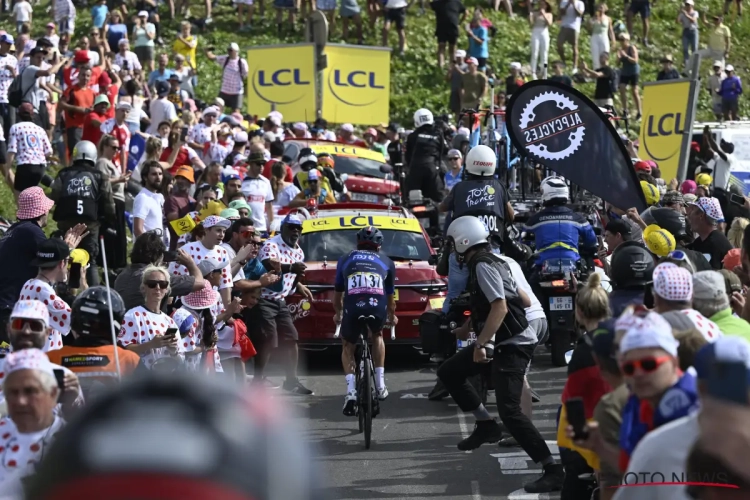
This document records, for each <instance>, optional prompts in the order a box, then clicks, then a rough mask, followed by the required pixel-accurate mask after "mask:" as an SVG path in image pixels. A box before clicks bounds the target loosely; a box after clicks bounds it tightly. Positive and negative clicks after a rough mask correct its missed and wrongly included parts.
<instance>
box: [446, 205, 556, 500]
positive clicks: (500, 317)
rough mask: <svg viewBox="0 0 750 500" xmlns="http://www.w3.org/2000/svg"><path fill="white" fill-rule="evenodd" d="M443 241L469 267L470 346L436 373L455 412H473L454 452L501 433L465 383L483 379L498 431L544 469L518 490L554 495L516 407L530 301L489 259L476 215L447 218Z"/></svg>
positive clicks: (535, 433)
mask: <svg viewBox="0 0 750 500" xmlns="http://www.w3.org/2000/svg"><path fill="white" fill-rule="evenodd" d="M448 238H451V239H452V240H453V241H454V249H455V250H454V251H455V253H456V257H457V258H458V259H459V260H460V261H462V262H466V263H467V264H468V267H469V269H470V278H469V285H468V287H467V289H468V290H470V291H471V299H472V310H471V326H473V329H474V331H475V332H476V333H477V340H476V343H474V344H473V345H469V346H467V347H464V348H463V349H461V350H460V351H458V352H457V353H456V354H455V355H454V356H453V357H451V358H450V359H448V360H447V361H446V362H445V363H443V364H442V365H441V366H440V368H439V369H438V377H439V378H440V380H441V381H442V382H443V384H445V386H446V387H447V388H448V391H449V392H450V394H451V396H452V397H453V399H454V400H455V401H456V404H458V406H459V408H461V410H462V411H464V412H471V413H473V414H474V417H475V418H476V420H477V421H476V424H475V427H474V431H473V432H472V434H471V435H470V436H469V437H468V438H466V439H464V440H463V441H461V442H460V443H459V444H458V448H459V449H460V450H472V449H476V448H478V447H479V446H481V445H482V444H484V443H492V442H495V441H498V440H499V439H501V437H502V434H503V429H502V427H501V426H500V425H499V424H498V423H497V422H496V421H495V420H494V419H493V418H492V416H491V415H490V413H489V412H488V411H487V409H486V408H485V406H484V405H483V404H482V401H481V399H480V397H479V395H478V394H477V392H476V390H475V389H474V388H473V387H472V385H471V384H470V383H469V382H468V380H467V379H468V378H469V377H472V376H474V375H476V374H479V373H483V374H485V375H488V376H491V378H492V381H493V383H494V387H495V397H496V400H497V409H498V413H499V415H500V418H501V420H502V422H503V424H504V426H505V427H506V428H507V430H508V431H509V432H510V434H511V435H512V436H513V438H515V440H516V441H517V442H518V444H519V445H520V446H521V447H522V448H523V450H524V451H525V452H526V453H528V454H529V457H530V458H531V459H532V460H533V461H534V462H537V463H541V464H542V466H543V469H544V474H543V475H542V477H541V478H539V479H537V480H536V481H533V482H530V483H528V484H525V485H524V489H525V490H526V491H527V492H529V493H543V492H550V491H557V490H559V489H560V488H561V486H562V482H563V478H564V472H563V469H562V466H561V465H560V464H559V463H555V459H554V458H553V457H552V454H551V453H550V450H549V447H548V446H547V444H546V442H545V441H544V438H543V437H542V435H541V434H540V433H539V430H538V429H537V428H536V427H535V426H534V424H533V423H532V421H531V420H530V419H529V418H528V417H527V416H526V415H524V413H523V412H522V411H521V405H520V400H521V393H522V390H523V385H524V377H525V375H526V370H527V368H528V366H529V363H530V362H531V358H532V355H533V352H534V347H535V345H536V333H535V332H534V330H533V328H529V323H528V321H527V320H526V313H525V310H524V308H526V307H529V306H530V305H531V300H530V298H529V296H528V295H527V294H526V293H525V292H524V291H523V289H521V288H519V287H518V285H517V283H516V281H515V280H514V279H513V274H512V272H511V270H510V267H509V266H508V264H507V263H506V262H505V261H503V260H502V259H501V258H500V257H498V256H497V255H494V254H493V251H492V247H491V245H490V232H489V231H488V230H487V227H486V226H485V225H484V224H482V223H481V221H480V220H479V219H478V218H477V217H471V216H464V217H460V218H457V219H456V220H454V221H453V222H452V223H451V226H450V228H449V229H448ZM469 330H470V325H469V323H466V324H465V325H463V326H462V327H460V328H457V329H456V330H454V332H453V333H454V334H456V336H457V337H458V338H464V337H465V336H467V335H468V333H469ZM495 344H497V345H498V348H497V349H496V348H495V347H494V346H495ZM488 364H490V366H489V367H487V365H488Z"/></svg>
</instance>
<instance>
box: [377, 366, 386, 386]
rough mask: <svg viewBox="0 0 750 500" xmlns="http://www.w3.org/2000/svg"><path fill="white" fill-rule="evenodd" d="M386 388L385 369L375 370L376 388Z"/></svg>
mask: <svg viewBox="0 0 750 500" xmlns="http://www.w3.org/2000/svg"><path fill="white" fill-rule="evenodd" d="M383 387H385V368H375V388H376V389H382V388H383Z"/></svg>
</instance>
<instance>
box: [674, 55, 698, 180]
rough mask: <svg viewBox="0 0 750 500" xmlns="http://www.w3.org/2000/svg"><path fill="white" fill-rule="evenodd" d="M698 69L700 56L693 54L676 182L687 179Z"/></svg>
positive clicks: (696, 104)
mask: <svg viewBox="0 0 750 500" xmlns="http://www.w3.org/2000/svg"><path fill="white" fill-rule="evenodd" d="M700 69H701V55H700V54H699V53H698V52H694V53H693V55H692V56H690V70H689V72H688V77H689V78H690V85H691V89H690V94H689V99H688V106H687V112H686V113H685V127H684V130H683V131H682V134H683V140H682V150H681V151H680V163H679V164H678V165H677V180H678V181H679V182H680V183H682V182H683V181H684V180H685V179H686V178H687V170H688V162H689V161H690V144H691V143H692V141H693V122H694V120H695V109H696V107H697V106H698V95H699V93H700Z"/></svg>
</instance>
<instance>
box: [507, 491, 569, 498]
mask: <svg viewBox="0 0 750 500" xmlns="http://www.w3.org/2000/svg"><path fill="white" fill-rule="evenodd" d="M558 498H560V493H526V491H525V490H524V489H523V488H521V489H520V490H516V491H513V492H511V493H510V494H508V500H553V499H558Z"/></svg>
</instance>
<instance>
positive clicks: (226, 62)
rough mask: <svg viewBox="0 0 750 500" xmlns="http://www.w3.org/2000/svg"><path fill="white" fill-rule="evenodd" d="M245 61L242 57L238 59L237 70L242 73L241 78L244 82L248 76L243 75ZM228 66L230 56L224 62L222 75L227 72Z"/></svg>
mask: <svg viewBox="0 0 750 500" xmlns="http://www.w3.org/2000/svg"><path fill="white" fill-rule="evenodd" d="M243 60H244V59H242V58H241V57H239V58H238V59H237V70H238V71H239V72H240V76H241V77H242V79H243V80H244V79H245V78H247V75H243V74H242V73H243V71H242V61H243ZM227 64H229V56H227V58H226V60H225V61H224V66H223V67H222V68H221V74H222V75H223V74H224V71H226V69H227Z"/></svg>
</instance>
